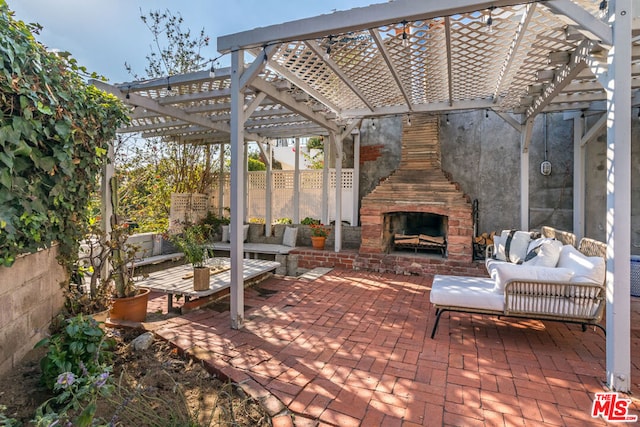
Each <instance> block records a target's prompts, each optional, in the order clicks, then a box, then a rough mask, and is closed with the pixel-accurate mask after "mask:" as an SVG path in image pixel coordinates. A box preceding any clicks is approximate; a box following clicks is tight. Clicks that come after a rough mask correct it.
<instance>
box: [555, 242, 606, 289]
mask: <svg viewBox="0 0 640 427" xmlns="http://www.w3.org/2000/svg"><path fill="white" fill-rule="evenodd" d="M558 267H562V268H568V269H570V270H571V271H573V272H574V274H573V277H572V278H571V281H572V282H576V283H594V284H596V285H601V284H603V283H604V279H605V276H606V274H607V267H606V264H605V261H604V258H602V257H599V256H594V257H588V256H586V255H584V254H583V253H582V252H580V251H579V250H577V249H576V248H574V247H573V246H572V245H564V246H563V247H562V250H561V251H560V258H559V259H558Z"/></svg>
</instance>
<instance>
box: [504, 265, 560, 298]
mask: <svg viewBox="0 0 640 427" xmlns="http://www.w3.org/2000/svg"><path fill="white" fill-rule="evenodd" d="M495 276H496V277H495V289H494V291H495V292H497V293H500V294H502V293H504V287H505V285H506V284H507V282H509V281H510V280H530V281H533V282H537V281H542V282H569V281H570V280H571V277H572V276H573V271H571V270H570V269H568V268H559V267H558V268H556V267H531V266H527V265H518V264H509V263H506V262H505V263H502V264H500V265H497V266H496V270H495Z"/></svg>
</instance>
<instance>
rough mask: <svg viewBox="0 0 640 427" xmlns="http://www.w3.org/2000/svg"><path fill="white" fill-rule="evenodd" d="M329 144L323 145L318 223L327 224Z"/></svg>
mask: <svg viewBox="0 0 640 427" xmlns="http://www.w3.org/2000/svg"><path fill="white" fill-rule="evenodd" d="M330 150H331V143H329V144H324V150H323V154H324V157H323V166H322V217H321V218H320V222H322V223H323V224H328V223H329V182H330V181H329V158H330V157H329V151H330Z"/></svg>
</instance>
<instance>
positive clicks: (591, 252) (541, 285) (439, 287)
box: [430, 227, 606, 338]
mask: <svg viewBox="0 0 640 427" xmlns="http://www.w3.org/2000/svg"><path fill="white" fill-rule="evenodd" d="M541 232H542V236H541V237H542V238H546V239H547V240H552V239H553V240H556V241H558V242H559V244H560V246H562V249H561V251H562V252H564V254H566V256H565V258H567V259H568V260H569V261H567V262H566V263H565V264H566V265H568V266H571V265H573V266H574V268H567V267H565V266H563V265H562V261H563V258H560V261H559V262H558V266H556V267H553V268H549V267H527V266H523V265H506V266H498V267H496V265H497V264H496V260H495V254H494V249H495V248H491V249H489V250H488V255H489V257H488V258H487V261H486V265H487V269H488V273H489V274H490V276H491V277H488V278H481V277H461V276H446V275H436V276H435V277H434V280H433V286H432V289H431V293H430V300H431V303H432V304H433V305H434V307H435V309H436V320H435V323H434V325H433V330H432V332H431V338H434V336H435V334H436V331H437V328H438V323H439V321H440V317H441V316H442V314H443V313H445V312H447V311H449V312H451V311H453V312H463V313H476V314H487V315H494V316H509V317H521V318H528V319H536V320H551V321H560V322H568V323H577V324H581V325H582V328H583V330H586V328H587V325H592V326H595V327H597V328H600V329H601V330H602V331H603V332H604V333H606V331H605V329H604V327H603V326H602V325H600V321H601V320H602V317H603V314H604V308H605V278H604V276H605V267H604V258H605V255H606V245H605V244H604V243H602V242H598V241H596V240H593V239H589V238H583V239H581V240H580V242H579V244H578V248H577V250H576V249H575V246H574V245H575V242H576V238H575V235H573V234H572V233H568V232H564V231H559V230H555V229H553V228H551V227H543V228H542V230H541ZM561 256H562V255H561ZM506 263H507V264H508V263H509V262H508V261H507V262H506ZM571 263H573V264H571ZM498 264H500V262H499V261H498ZM501 274H502V276H503V277H502V278H501V277H500V276H501Z"/></svg>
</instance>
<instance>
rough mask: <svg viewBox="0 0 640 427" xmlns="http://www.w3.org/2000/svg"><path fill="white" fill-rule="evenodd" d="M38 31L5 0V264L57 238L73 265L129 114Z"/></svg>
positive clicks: (1, 210) (1, 187)
mask: <svg viewBox="0 0 640 427" xmlns="http://www.w3.org/2000/svg"><path fill="white" fill-rule="evenodd" d="M34 30H37V27H35V26H31V25H27V24H25V23H24V22H22V21H16V20H14V19H13V17H12V14H11V12H10V11H9V9H8V6H7V4H6V2H5V1H4V0H0V265H6V266H10V265H11V264H13V262H14V261H15V258H16V256H17V255H19V254H21V253H25V252H35V251H36V250H38V249H41V248H44V247H48V246H50V245H51V243H52V242H56V241H57V242H59V243H60V249H61V259H66V260H68V264H67V267H68V268H69V269H71V267H69V265H72V264H74V263H75V259H76V258H77V255H75V254H77V248H78V241H79V240H80V239H81V238H82V236H83V234H84V224H85V223H86V221H85V220H86V217H87V205H88V202H89V199H90V196H91V194H92V192H93V191H94V189H95V187H96V181H97V180H96V176H97V175H98V174H99V172H100V170H101V167H102V166H103V165H104V163H105V162H106V161H107V149H108V142H109V141H110V140H111V139H113V138H114V136H115V130H116V129H117V128H118V126H119V125H120V124H122V123H124V122H126V121H127V120H128V119H127V116H126V110H125V108H124V107H123V106H122V104H121V103H120V102H119V101H118V100H117V98H115V97H114V96H112V95H109V94H107V93H105V92H103V91H100V90H98V89H97V88H96V87H95V86H92V85H87V84H86V83H85V82H84V80H83V78H82V76H81V75H80V73H83V72H86V70H85V69H84V68H82V67H79V66H78V65H77V63H76V62H75V60H74V59H72V58H70V56H69V54H66V53H63V54H59V53H58V54H56V53H53V52H48V51H47V50H46V49H45V48H44V46H42V45H41V44H40V43H38V42H37V41H36V40H35V38H34V36H33V34H32V31H34Z"/></svg>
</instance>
